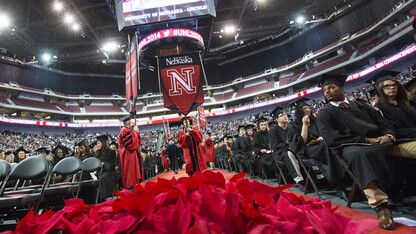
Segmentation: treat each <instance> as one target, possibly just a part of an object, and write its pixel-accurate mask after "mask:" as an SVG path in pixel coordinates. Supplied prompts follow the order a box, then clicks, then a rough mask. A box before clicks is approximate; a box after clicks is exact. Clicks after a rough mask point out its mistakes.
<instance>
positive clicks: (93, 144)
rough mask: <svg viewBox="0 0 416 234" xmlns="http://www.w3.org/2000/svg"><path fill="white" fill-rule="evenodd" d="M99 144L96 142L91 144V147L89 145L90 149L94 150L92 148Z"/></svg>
mask: <svg viewBox="0 0 416 234" xmlns="http://www.w3.org/2000/svg"><path fill="white" fill-rule="evenodd" d="M96 144H97V141H94V142H93V143H91V144H90V145H89V147H90V148H91V149H92V148H94V146H95V145H96Z"/></svg>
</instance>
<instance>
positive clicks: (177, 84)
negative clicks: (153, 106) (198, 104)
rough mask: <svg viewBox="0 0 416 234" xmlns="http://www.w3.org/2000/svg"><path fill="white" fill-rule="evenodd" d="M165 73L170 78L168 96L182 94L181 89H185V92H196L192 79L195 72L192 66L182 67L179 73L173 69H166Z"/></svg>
mask: <svg viewBox="0 0 416 234" xmlns="http://www.w3.org/2000/svg"><path fill="white" fill-rule="evenodd" d="M166 74H167V76H168V77H169V78H170V84H171V88H170V89H169V96H178V95H182V90H185V92H186V93H187V94H193V93H197V88H196V86H194V84H193V80H192V77H193V74H195V70H194V68H193V67H188V68H182V69H181V72H180V73H179V72H178V71H177V70H175V69H170V70H167V71H166Z"/></svg>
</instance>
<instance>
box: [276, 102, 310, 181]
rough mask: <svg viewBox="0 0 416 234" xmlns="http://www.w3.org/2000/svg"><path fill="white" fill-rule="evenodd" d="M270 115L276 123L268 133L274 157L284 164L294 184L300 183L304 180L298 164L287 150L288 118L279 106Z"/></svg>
mask: <svg viewBox="0 0 416 234" xmlns="http://www.w3.org/2000/svg"><path fill="white" fill-rule="evenodd" d="M270 115H271V116H272V117H273V118H274V120H275V121H276V122H277V125H275V126H274V127H273V128H271V129H270V131H269V139H270V144H271V147H272V149H273V151H274V152H275V157H277V159H278V160H279V161H283V162H284V163H285V165H286V168H287V169H288V171H289V174H290V176H291V177H292V178H293V180H294V181H295V183H297V184H298V183H301V182H302V181H304V179H303V176H302V173H301V171H300V167H299V162H298V161H297V159H296V156H295V155H294V154H293V152H292V151H291V150H290V149H289V141H288V137H287V125H288V122H289V118H288V117H287V114H286V112H285V111H284V110H283V108H282V107H281V106H276V108H275V109H274V110H273V111H272V113H271V114H270Z"/></svg>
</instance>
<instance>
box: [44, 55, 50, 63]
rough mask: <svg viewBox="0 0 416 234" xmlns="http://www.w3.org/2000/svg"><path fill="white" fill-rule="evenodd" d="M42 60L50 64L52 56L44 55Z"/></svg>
mask: <svg viewBox="0 0 416 234" xmlns="http://www.w3.org/2000/svg"><path fill="white" fill-rule="evenodd" d="M42 59H43V61H45V62H49V61H50V60H51V56H50V55H49V54H43V55H42Z"/></svg>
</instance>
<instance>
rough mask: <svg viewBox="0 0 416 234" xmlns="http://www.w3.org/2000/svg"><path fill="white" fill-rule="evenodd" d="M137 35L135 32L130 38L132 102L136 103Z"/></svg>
mask: <svg viewBox="0 0 416 234" xmlns="http://www.w3.org/2000/svg"><path fill="white" fill-rule="evenodd" d="M136 37H137V35H136V34H135V35H134V37H133V39H132V40H131V46H130V69H131V89H132V96H133V103H134V104H136V99H137V72H138V70H137V50H136V49H137V40H136Z"/></svg>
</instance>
